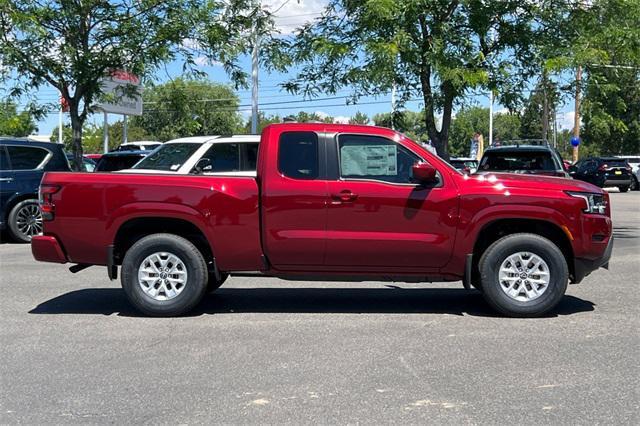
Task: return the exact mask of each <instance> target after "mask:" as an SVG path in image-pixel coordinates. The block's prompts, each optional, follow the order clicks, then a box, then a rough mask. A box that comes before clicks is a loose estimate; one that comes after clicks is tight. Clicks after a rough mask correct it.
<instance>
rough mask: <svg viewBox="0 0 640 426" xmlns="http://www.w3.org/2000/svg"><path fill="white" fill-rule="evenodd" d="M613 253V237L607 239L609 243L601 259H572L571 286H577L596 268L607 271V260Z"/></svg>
mask: <svg viewBox="0 0 640 426" xmlns="http://www.w3.org/2000/svg"><path fill="white" fill-rule="evenodd" d="M612 251H613V236H611V238H609V243H608V244H607V248H606V249H605V251H604V253H603V255H602V257H598V258H596V259H582V258H575V259H574V263H573V264H574V271H575V272H574V274H573V275H574V276H573V279H572V280H571V283H572V284H578V283H579V282H580V281H582V280H583V279H584V277H586V276H587V275H589V274H590V273H591V272H593V271H595V270H596V269H598V268H605V269H609V259H611V252H612Z"/></svg>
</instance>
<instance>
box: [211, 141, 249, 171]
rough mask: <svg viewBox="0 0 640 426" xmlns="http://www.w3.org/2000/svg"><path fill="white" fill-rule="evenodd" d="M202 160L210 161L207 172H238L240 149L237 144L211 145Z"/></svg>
mask: <svg viewBox="0 0 640 426" xmlns="http://www.w3.org/2000/svg"><path fill="white" fill-rule="evenodd" d="M202 158H208V159H209V160H210V161H211V170H210V171H209V170H207V172H213V173H220V172H238V171H240V147H239V144H237V143H219V144H213V145H212V146H211V148H209V150H208V151H207V152H206V153H205V154H204V155H203V156H202Z"/></svg>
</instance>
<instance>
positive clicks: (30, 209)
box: [7, 199, 42, 243]
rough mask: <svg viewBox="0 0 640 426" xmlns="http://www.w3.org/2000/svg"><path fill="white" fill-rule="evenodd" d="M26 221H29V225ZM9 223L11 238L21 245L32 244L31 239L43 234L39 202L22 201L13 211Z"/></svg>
mask: <svg viewBox="0 0 640 426" xmlns="http://www.w3.org/2000/svg"><path fill="white" fill-rule="evenodd" d="M34 218H35V219H34ZM25 220H27V221H28V223H27V224H25V222H24V221H25ZM19 221H20V222H21V223H19ZM7 222H8V225H9V226H8V228H9V234H11V238H13V239H14V240H15V241H17V242H20V243H29V242H31V237H33V236H34V235H40V234H42V215H41V214H40V207H39V206H38V200H34V199H28V200H23V201H20V202H19V203H18V204H16V205H15V206H13V208H12V209H11V212H10V213H9V216H8V218H7ZM25 227H26V228H25Z"/></svg>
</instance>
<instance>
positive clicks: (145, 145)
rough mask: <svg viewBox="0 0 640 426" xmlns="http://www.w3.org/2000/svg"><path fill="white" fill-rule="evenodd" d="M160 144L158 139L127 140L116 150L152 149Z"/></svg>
mask: <svg viewBox="0 0 640 426" xmlns="http://www.w3.org/2000/svg"><path fill="white" fill-rule="evenodd" d="M160 145H162V142H158V141H135V142H127V143H123V144H122V145H120V146H119V147H118V148H117V149H116V151H153V150H154V149H156V148H157V147H159V146H160Z"/></svg>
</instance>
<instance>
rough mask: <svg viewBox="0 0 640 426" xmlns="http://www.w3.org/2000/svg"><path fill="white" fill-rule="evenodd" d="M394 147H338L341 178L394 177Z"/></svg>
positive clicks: (395, 166)
mask: <svg viewBox="0 0 640 426" xmlns="http://www.w3.org/2000/svg"><path fill="white" fill-rule="evenodd" d="M397 158H398V147H397V146H396V145H347V146H342V147H340V169H341V174H342V176H396V175H397V174H398V168H397V164H398V160H397Z"/></svg>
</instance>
